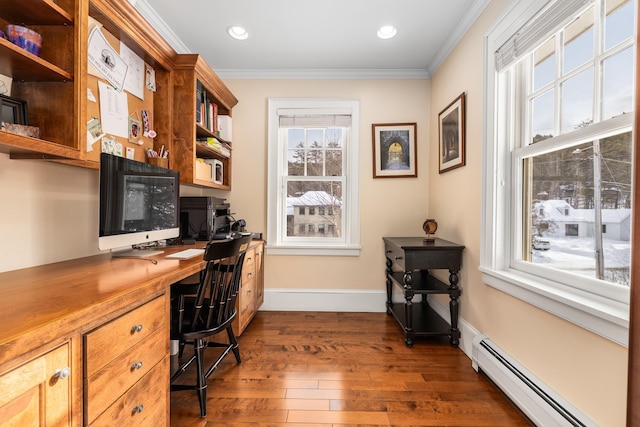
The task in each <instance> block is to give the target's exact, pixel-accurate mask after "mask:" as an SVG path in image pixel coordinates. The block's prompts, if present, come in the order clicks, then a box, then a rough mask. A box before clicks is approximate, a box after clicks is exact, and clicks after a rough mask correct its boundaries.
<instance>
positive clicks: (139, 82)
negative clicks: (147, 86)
mask: <svg viewBox="0 0 640 427" xmlns="http://www.w3.org/2000/svg"><path fill="white" fill-rule="evenodd" d="M120 57H121V58H122V60H123V61H124V62H126V63H127V66H128V68H127V76H126V78H125V80H124V86H123V88H124V90H126V91H127V92H129V93H130V94H132V95H134V96H137V97H138V98H140V99H141V100H143V101H144V80H145V67H144V60H143V59H142V58H140V57H139V56H138V55H136V53H135V52H134V51H132V50H131V49H129V47H127V45H126V44H124V43H122V41H121V42H120Z"/></svg>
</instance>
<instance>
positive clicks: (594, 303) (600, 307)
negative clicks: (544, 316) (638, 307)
mask: <svg viewBox="0 0 640 427" xmlns="http://www.w3.org/2000/svg"><path fill="white" fill-rule="evenodd" d="M480 271H482V273H483V277H482V278H483V281H484V283H486V284H487V285H489V286H491V287H493V288H496V289H498V290H500V291H502V292H505V293H507V294H509V295H511V296H513V297H515V298H518V299H520V300H522V301H524V302H526V303H529V304H531V305H533V306H535V307H538V308H540V309H542V310H545V311H547V312H549V313H551V314H553V315H555V316H558V317H560V318H562V319H564V320H567V321H569V322H571V323H574V324H576V325H578V326H580V327H582V328H585V329H587V330H589V331H591V332H593V333H596V334H598V335H600V336H602V337H604V338H607V339H609V340H611V341H613V342H615V343H617V344H620V345H622V346H624V347H627V346H628V342H629V305H628V304H624V303H620V302H617V301H613V300H610V299H607V298H603V297H601V296H598V295H593V294H589V293H586V292H582V291H580V290H578V289H574V288H570V287H568V286H564V285H560V284H557V283H551V282H548V281H545V280H542V279H540V278H538V277H535V276H531V275H527V274H524V273H522V272H518V271H515V270H493V269H489V268H484V267H480Z"/></svg>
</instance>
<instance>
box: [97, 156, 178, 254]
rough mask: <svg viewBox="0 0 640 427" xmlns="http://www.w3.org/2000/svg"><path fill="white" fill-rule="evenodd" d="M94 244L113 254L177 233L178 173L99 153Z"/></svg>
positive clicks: (176, 234)
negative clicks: (98, 183) (98, 215)
mask: <svg viewBox="0 0 640 427" xmlns="http://www.w3.org/2000/svg"><path fill="white" fill-rule="evenodd" d="M99 181H100V207H99V210H100V230H99V235H98V246H99V248H100V249H101V250H106V249H111V250H112V252H113V253H114V255H123V253H122V251H131V250H132V249H135V247H137V246H138V245H145V244H149V243H152V242H155V241H158V240H163V239H170V238H174V237H178V236H179V234H180V221H179V217H180V194H179V193H180V175H179V174H178V172H176V171H173V170H170V169H165V168H161V167H158V166H153V165H150V164H147V163H143V162H138V161H135V160H131V159H126V158H124V157H119V156H115V155H112V154H106V153H102V154H101V155H100V180H99ZM136 255H138V256H145V255H146V254H145V253H137V252H135V251H134V252H129V253H127V256H136Z"/></svg>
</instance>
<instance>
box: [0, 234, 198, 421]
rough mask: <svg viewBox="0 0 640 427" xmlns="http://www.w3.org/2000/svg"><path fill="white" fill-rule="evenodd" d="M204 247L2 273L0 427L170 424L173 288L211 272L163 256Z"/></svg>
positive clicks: (96, 258) (191, 262)
mask: <svg viewBox="0 0 640 427" xmlns="http://www.w3.org/2000/svg"><path fill="white" fill-rule="evenodd" d="M202 246H204V242H198V244H197V245H193V246H172V247H168V248H164V251H165V252H164V253H163V254H161V255H157V256H153V257H151V258H143V259H130V258H112V257H111V256H110V255H108V254H105V255H97V256H91V257H87V258H81V259H76V260H71V261H64V262H59V263H54V264H48V265H44V266H39V267H33V268H26V269H21V270H14V271H9V272H5V273H0V409H2V411H0V424H3V422H4V421H6V420H4V419H2V417H5V418H7V417H13V419H14V421H15V420H20V421H19V422H18V423H17V424H20V425H26V424H30V423H28V421H29V420H30V417H33V416H36V417H37V416H40V415H39V412H40V411H42V410H44V412H45V414H44V416H45V418H49V419H54V420H56V422H55V423H54V425H77V426H80V425H89V424H91V425H118V424H120V425H139V426H140V425H153V426H157V425H169V364H168V360H169V303H170V302H169V295H168V289H169V286H170V285H171V284H172V283H174V282H177V281H179V280H181V279H183V278H185V277H188V276H191V275H192V274H195V273H197V272H198V271H200V270H201V269H202V268H204V266H205V263H204V261H203V260H202V257H195V258H191V259H188V260H177V259H171V258H166V255H168V254H170V253H173V252H177V251H180V250H183V249H186V248H190V247H191V248H193V247H202ZM150 260H155V263H153V262H151V261H150ZM151 354H153V356H149V355H151ZM145 357H152V358H151V359H150V362H148V363H147V362H146V361H143V360H142V359H144V358H145ZM129 376H130V377H129ZM107 386H108V387H109V388H108V392H106V393H105V392H102V390H103V388H104V387H107ZM38 390H41V391H42V392H39V391H38ZM94 390H95V393H96V395H95V397H93V398H91V399H89V395H90V393H93V392H94ZM150 390H154V393H151V392H150ZM91 396H93V394H91ZM90 400H91V401H90ZM7 408H8V409H7ZM118 408H128V409H126V410H121V409H118ZM129 409H130V410H129Z"/></svg>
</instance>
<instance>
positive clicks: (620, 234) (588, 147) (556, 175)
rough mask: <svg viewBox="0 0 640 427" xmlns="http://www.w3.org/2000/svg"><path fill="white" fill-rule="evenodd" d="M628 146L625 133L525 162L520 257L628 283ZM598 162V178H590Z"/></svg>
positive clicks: (560, 268) (629, 146) (556, 267)
mask: <svg viewBox="0 0 640 427" xmlns="http://www.w3.org/2000/svg"><path fill="white" fill-rule="evenodd" d="M631 146H632V144H631V132H627V133H623V134H619V135H615V136H612V137H609V138H605V139H602V140H600V141H599V144H597V145H596V144H593V143H586V144H582V145H579V146H577V147H576V146H574V147H570V148H564V149H561V150H558V151H554V152H551V153H547V154H544V155H539V156H536V157H533V158H531V159H527V160H526V161H525V169H524V170H525V174H526V175H527V176H526V177H525V181H526V182H528V183H529V185H528V187H529V191H530V192H531V193H530V194H531V198H530V200H531V206H530V207H529V208H528V209H525V212H528V213H527V216H528V217H527V218H525V223H526V224H530V227H529V230H526V227H525V228H524V229H523V232H524V233H525V235H524V236H523V237H524V241H525V242H528V250H526V251H525V254H524V255H523V258H525V260H527V261H530V262H532V263H534V264H539V265H541V266H545V267H551V268H554V269H558V270H562V271H566V272H571V273H575V274H578V275H584V276H589V277H593V278H601V279H603V280H606V281H609V282H613V283H617V284H621V285H627V286H628V285H629V265H630V240H629V239H630V226H631V210H630V206H631V173H632V169H631ZM598 151H599V153H600V154H599V155H596V157H595V158H594V152H596V153H597V152H598ZM598 163H599V165H600V167H599V170H600V176H597V175H595V176H594V166H597V165H598ZM528 168H531V169H530V172H529V169H528ZM529 175H530V176H529ZM594 181H595V182H594ZM594 189H595V191H596V192H594ZM597 211H599V212H600V216H599V218H598V216H597V215H596V212H597ZM600 239H601V242H602V243H599V240H600ZM596 248H601V250H599V251H597V250H596ZM598 252H601V253H602V254H603V256H602V258H601V259H600V260H597V257H596V254H597V253H598ZM599 264H602V269H601V270H602V273H603V275H602V277H599V274H598V267H597V266H598V265H599Z"/></svg>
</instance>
